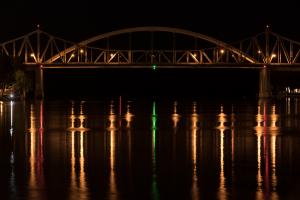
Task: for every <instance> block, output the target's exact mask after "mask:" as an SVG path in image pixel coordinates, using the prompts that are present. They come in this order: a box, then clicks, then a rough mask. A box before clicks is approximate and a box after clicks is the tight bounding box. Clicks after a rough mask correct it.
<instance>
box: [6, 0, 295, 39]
mask: <svg viewBox="0 0 300 200" xmlns="http://www.w3.org/2000/svg"><path fill="white" fill-rule="evenodd" d="M36 24H40V26H41V29H42V30H44V31H46V32H49V33H51V34H54V35H57V36H60V37H63V38H65V39H69V40H75V41H80V40H83V39H86V38H88V37H90V36H94V35H97V34H101V33H104V32H108V31H112V30H116V29H120V28H126V27H134V26H148V25H159V26H171V27H178V28H183V29H188V30H191V31H195V32H199V33H202V34H207V35H210V36H213V37H216V38H217V39H221V40H224V41H236V40H238V39H241V38H244V37H248V36H251V35H253V34H256V33H259V32H262V31H263V30H264V27H265V25H266V24H270V25H271V28H272V30H273V31H274V32H277V33H280V34H281V35H285V36H287V37H290V38H292V39H295V40H298V41H300V8H299V6H297V5H296V2H293V1H288V0H284V1H283V0H282V1H281V0H278V1H277V0H273V1H269V0H267V1H266V0H260V1H259V0H252V1H250V0H249V1H245V0H240V1H228V0H224V1H217V0H206V1H202V0H173V1H170V0H159V1H158V0H146V1H145V0H140V1H131V0H122V1H119V0H106V1H102V0H98V1H95V0H93V1H92V0H73V1H69V0H6V1H1V4H0V25H1V26H0V27H1V29H0V41H5V40H7V39H11V38H14V37H16V36H19V35H22V34H25V33H27V32H29V31H32V30H35V28H36Z"/></svg>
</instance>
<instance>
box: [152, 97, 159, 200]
mask: <svg viewBox="0 0 300 200" xmlns="http://www.w3.org/2000/svg"><path fill="white" fill-rule="evenodd" d="M156 120H157V115H156V105H155V102H153V105H152V168H153V175H152V194H153V199H159V192H158V187H157V174H156Z"/></svg>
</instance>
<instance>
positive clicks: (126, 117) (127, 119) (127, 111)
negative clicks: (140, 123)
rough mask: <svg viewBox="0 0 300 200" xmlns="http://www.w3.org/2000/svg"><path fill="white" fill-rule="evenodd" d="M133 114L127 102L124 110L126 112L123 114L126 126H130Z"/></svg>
mask: <svg viewBox="0 0 300 200" xmlns="http://www.w3.org/2000/svg"><path fill="white" fill-rule="evenodd" d="M133 116H134V115H133V114H132V113H131V111H130V105H129V104H127V110H126V114H125V120H126V122H127V124H126V128H130V125H131V121H132V118H133Z"/></svg>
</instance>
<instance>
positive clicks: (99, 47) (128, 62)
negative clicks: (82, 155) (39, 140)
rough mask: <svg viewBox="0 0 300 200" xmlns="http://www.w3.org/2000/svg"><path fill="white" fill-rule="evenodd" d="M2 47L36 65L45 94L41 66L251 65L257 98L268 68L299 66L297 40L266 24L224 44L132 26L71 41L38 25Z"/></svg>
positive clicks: (266, 92)
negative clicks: (257, 76)
mask: <svg viewBox="0 0 300 200" xmlns="http://www.w3.org/2000/svg"><path fill="white" fill-rule="evenodd" d="M0 52H1V53H2V54H5V55H7V56H10V57H14V58H15V57H17V58H19V59H20V60H21V61H22V63H23V64H24V65H25V66H27V67H28V69H31V70H35V72H36V73H35V74H36V76H35V77H36V80H35V83H36V84H35V87H36V95H37V96H40V97H43V69H49V68H57V69H74V68H80V69H91V68H208V69H210V68H211V69H216V68H225V69H227V68H236V69H243V68H250V69H256V70H259V71H260V84H259V85H260V88H259V96H260V97H269V96H270V88H271V86H270V80H269V73H270V71H271V70H280V71H300V42H297V41H294V40H291V39H288V38H286V37H284V36H281V35H279V34H277V33H274V32H272V31H271V30H270V29H269V27H266V29H265V31H264V32H262V33H259V34H256V35H254V36H252V37H249V38H246V39H243V40H240V41H237V42H234V43H226V42H223V41H220V40H218V39H215V38H213V37H210V36H207V35H203V34H200V33H196V32H193V31H189V30H184V29H179V28H171V27H157V26H147V27H135V28H126V29H121V30H116V31H112V32H108V33H104V34H100V35H97V36H94V37H91V38H89V39H87V40H84V41H81V42H72V41H68V40H65V39H62V38H60V37H56V36H54V35H51V34H49V33H46V32H44V31H42V30H40V29H39V27H38V28H37V30H35V31H33V32H31V33H28V34H26V35H23V36H21V37H18V38H15V39H12V40H9V41H6V42H3V43H1V44H0Z"/></svg>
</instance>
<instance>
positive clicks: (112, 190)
mask: <svg viewBox="0 0 300 200" xmlns="http://www.w3.org/2000/svg"><path fill="white" fill-rule="evenodd" d="M108 121H109V127H108V130H109V132H108V133H109V140H110V143H109V160H110V177H109V196H110V199H116V198H117V195H116V194H117V184H116V166H115V163H116V161H115V159H116V130H117V128H116V125H115V122H116V115H115V112H114V107H113V102H111V104H110V114H109V116H108Z"/></svg>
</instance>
